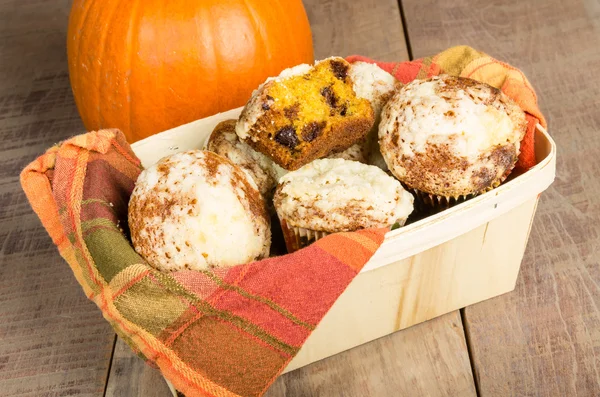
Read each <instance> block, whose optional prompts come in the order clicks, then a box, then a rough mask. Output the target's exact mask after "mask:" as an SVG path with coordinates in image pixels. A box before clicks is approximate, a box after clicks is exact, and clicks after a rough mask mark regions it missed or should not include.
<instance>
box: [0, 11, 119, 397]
mask: <svg viewBox="0 0 600 397" xmlns="http://www.w3.org/2000/svg"><path fill="white" fill-rule="evenodd" d="M70 4H71V2H70V1H69V0H53V1H37V2H23V1H21V0H5V1H3V2H1V3H0V43H2V44H1V45H0V59H1V61H0V341H1V342H0V395H1V396H13V395H19V396H41V395H44V396H64V395H89V396H100V395H102V393H103V390H104V386H105V380H106V375H107V371H108V365H109V363H110V355H111V351H112V346H113V341H114V333H113V332H112V330H111V328H110V326H109V325H108V324H107V323H106V321H105V320H104V319H103V318H102V315H101V313H100V311H99V310H98V309H97V308H96V306H95V305H94V304H93V303H91V302H89V301H88V300H87V299H86V297H85V295H84V294H83V292H82V290H81V288H80V287H79V285H78V284H77V281H76V280H75V278H74V277H73V275H72V273H71V270H70V269H69V266H68V265H67V264H66V263H65V262H64V261H63V260H62V258H60V256H59V255H58V252H57V250H56V248H55V247H54V246H53V245H52V241H51V240H50V238H49V237H48V235H47V234H46V232H45V231H44V230H43V228H42V226H41V224H40V222H39V220H38V219H37V217H36V216H35V215H34V214H33V212H32V211H31V208H30V207H29V204H28V203H27V200H26V199H25V196H24V194H23V192H22V190H21V188H20V185H19V176H18V175H19V172H20V171H21V169H22V168H23V167H25V165H26V164H27V163H29V162H30V161H32V160H33V159H34V158H35V157H36V156H38V155H39V154H41V153H42V152H43V150H45V149H46V148H47V147H49V146H51V145H52V144H53V143H55V142H57V141H59V140H62V139H64V138H66V137H68V136H70V135H74V134H76V133H79V132H81V131H82V129H83V127H82V124H81V122H80V120H79V116H78V114H77V110H76V109H75V105H74V102H73V98H72V95H71V89H70V86H69V78H68V72H67V61H66V49H65V43H66V28H67V18H68V12H69V8H70Z"/></svg>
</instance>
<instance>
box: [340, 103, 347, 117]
mask: <svg viewBox="0 0 600 397" xmlns="http://www.w3.org/2000/svg"><path fill="white" fill-rule="evenodd" d="M347 111H348V106H346V105H345V104H344V105H342V110H340V115H341V116H345V115H346V112H347Z"/></svg>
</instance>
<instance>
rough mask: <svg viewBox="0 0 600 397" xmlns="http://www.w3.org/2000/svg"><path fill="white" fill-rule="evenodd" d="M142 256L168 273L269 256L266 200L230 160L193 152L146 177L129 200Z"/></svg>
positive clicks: (171, 159) (161, 165) (134, 238)
mask: <svg viewBox="0 0 600 397" xmlns="http://www.w3.org/2000/svg"><path fill="white" fill-rule="evenodd" d="M128 218H129V228H130V231H131V240H132V242H133V247H134V248H135V250H136V251H137V252H138V253H139V254H140V255H141V256H142V257H144V258H145V259H146V261H147V262H148V263H149V264H150V265H151V266H153V267H155V268H156V269H158V270H161V271H167V272H168V271H176V270H183V269H191V270H203V269H207V268H213V267H221V266H232V265H237V264H241V263H247V262H251V261H254V260H257V259H261V258H264V257H266V256H268V254H269V247H270V244H271V229H270V223H269V218H268V215H267V212H266V210H265V204H264V201H263V199H262V197H261V195H260V193H259V191H258V189H257V188H256V185H255V184H254V183H253V182H252V181H250V180H249V178H248V176H247V175H246V173H245V172H244V171H242V170H241V169H240V168H239V167H238V166H236V165H234V164H233V163H232V162H231V161H229V160H228V159H226V158H224V157H221V156H219V155H217V154H215V153H212V152H208V151H201V150H192V151H188V152H184V153H178V154H174V155H171V156H168V157H165V158H163V159H161V160H160V161H159V162H158V163H156V164H155V165H153V166H151V167H149V168H148V169H146V170H144V171H142V173H141V174H140V175H139V177H138V179H137V181H136V184H135V188H134V190H133V193H132V194H131V198H130V201H129V215H128Z"/></svg>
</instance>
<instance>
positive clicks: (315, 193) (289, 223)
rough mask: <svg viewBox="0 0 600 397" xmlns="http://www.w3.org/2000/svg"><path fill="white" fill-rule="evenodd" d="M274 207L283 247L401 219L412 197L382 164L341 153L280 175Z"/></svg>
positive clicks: (409, 208) (296, 246) (294, 247)
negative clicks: (387, 172) (381, 166)
mask: <svg viewBox="0 0 600 397" xmlns="http://www.w3.org/2000/svg"><path fill="white" fill-rule="evenodd" d="M274 203H275V209H276V211H277V216H278V217H279V220H280V222H281V228H282V230H283V234H284V237H285V242H286V246H287V248H288V252H293V251H295V250H297V249H299V248H302V247H303V246H306V245H308V244H310V243H312V242H314V241H316V240H317V239H319V238H321V237H323V236H325V235H327V234H330V233H334V232H347V231H354V230H358V229H364V228H371V227H388V226H392V225H393V224H395V223H399V224H400V225H404V223H405V222H406V218H408V216H409V215H410V213H411V212H412V210H413V197H412V195H411V194H410V193H408V192H407V191H406V190H404V188H403V187H402V185H401V184H400V182H398V181H397V180H396V179H394V178H393V177H391V176H389V175H387V174H386V173H385V172H383V171H382V170H381V169H379V168H377V167H374V166H371V165H366V164H361V163H359V162H356V161H349V160H344V159H320V160H315V161H313V162H311V163H310V164H308V165H305V166H304V167H302V168H300V169H299V170H297V171H293V172H290V173H288V174H286V175H284V176H283V177H282V178H281V179H280V181H279V184H278V185H277V189H276V190H275V197H274Z"/></svg>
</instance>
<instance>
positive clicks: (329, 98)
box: [321, 87, 337, 108]
mask: <svg viewBox="0 0 600 397" xmlns="http://www.w3.org/2000/svg"><path fill="white" fill-rule="evenodd" d="M321 95H323V97H324V98H325V102H327V104H328V105H329V106H330V107H332V108H335V107H336V106H337V97H336V96H335V93H334V92H333V90H332V89H331V87H325V88H322V89H321Z"/></svg>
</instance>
